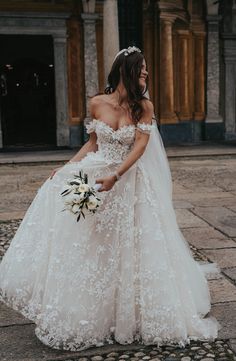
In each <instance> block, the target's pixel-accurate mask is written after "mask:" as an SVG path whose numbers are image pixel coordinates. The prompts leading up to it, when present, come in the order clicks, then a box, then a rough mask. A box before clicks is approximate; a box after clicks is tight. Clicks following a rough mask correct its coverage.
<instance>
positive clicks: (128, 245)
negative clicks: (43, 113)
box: [0, 119, 219, 351]
mask: <svg viewBox="0 0 236 361" xmlns="http://www.w3.org/2000/svg"><path fill="white" fill-rule="evenodd" d="M152 127H155V125H148V126H147V125H145V124H138V126H137V127H135V126H133V125H129V126H124V127H122V128H120V129H118V130H117V131H115V130H113V129H112V128H111V127H109V126H108V125H107V124H105V123H104V122H102V121H101V120H96V119H94V120H93V121H92V122H91V123H90V124H89V125H87V131H88V133H91V132H93V131H95V132H96V133H97V143H98V151H97V152H89V153H88V154H87V155H86V156H85V158H83V159H82V160H81V161H80V162H73V163H68V164H66V165H64V166H63V167H62V168H61V169H60V170H59V171H58V172H57V173H56V175H55V176H54V177H53V179H52V180H50V179H47V180H46V181H45V183H44V184H43V185H42V187H41V188H40V189H39V190H38V192H37V195H36V197H35V198H34V200H33V202H32V204H31V206H30V207H29V209H28V211H27V213H26V215H25V217H24V219H23V220H22V223H21V225H20V227H19V229H18V231H17V232H16V235H15V237H14V238H13V239H12V242H11V245H10V247H9V249H8V251H7V252H6V254H5V256H4V258H3V261H2V263H1V265H0V299H1V300H2V301H3V302H5V303H6V304H7V305H9V306H10V307H12V308H13V309H15V310H18V311H20V312H21V313H22V314H23V315H24V316H26V317H27V318H29V319H30V320H33V321H34V322H35V324H36V329H35V333H36V335H37V337H38V338H39V339H40V340H41V341H42V342H43V343H44V344H46V345H48V346H50V347H53V348H58V349H65V350H71V351H74V350H82V349H85V348H88V347H91V346H101V345H103V344H107V343H113V342H118V343H121V344H129V343H132V342H134V341H139V342H140V343H143V344H146V345H148V344H158V345H161V344H165V343H174V344H178V345H180V346H184V345H185V344H187V343H189V342H190V340H191V339H194V340H196V339H200V340H206V339H214V338H216V337H217V331H218V328H219V325H218V323H217V321H216V320H215V319H214V318H212V317H211V318H210V317H204V316H205V315H206V314H207V313H208V312H209V310H210V295H209V290H208V285H207V279H206V276H205V273H204V271H203V268H202V266H201V265H200V264H199V263H198V262H196V261H195V260H194V259H193V257H192V255H191V252H190V249H189V247H188V246H187V244H186V241H185V240H184V239H183V236H182V234H181V231H180V229H179V227H178V225H177V223H176V219H175V213H174V210H173V207H172V209H171V210H170V211H169V213H168V214H167V213H166V202H165V198H164V196H163V192H162V189H161V187H160V185H159V184H158V182H157V179H156V178H155V176H154V174H155V173H153V175H152V173H151V174H148V173H147V172H145V167H142V163H140V162H139V161H137V162H136V163H135V164H134V165H133V166H132V167H131V168H130V169H129V170H128V171H127V172H126V173H125V174H124V175H123V176H122V177H121V179H120V180H119V181H118V182H116V183H115V185H114V187H113V188H112V189H111V190H110V191H108V192H101V193H99V196H100V198H101V205H100V207H99V209H98V211H97V212H96V213H95V214H92V215H88V216H86V218H85V219H83V218H81V220H80V221H79V222H76V217H75V216H74V215H73V214H72V213H70V212H68V211H67V212H62V209H63V207H64V204H63V199H62V197H61V195H60V193H61V191H62V189H64V188H65V184H66V181H67V180H68V179H71V178H73V175H74V174H78V172H79V170H83V171H84V172H85V173H87V174H88V179H89V183H90V184H91V185H92V184H94V182H95V180H96V179H97V178H99V177H104V176H106V175H109V174H111V172H113V171H115V169H116V168H117V166H118V165H119V164H120V163H121V162H122V160H123V159H124V158H125V156H126V155H127V154H128V152H129V151H130V149H131V148H132V145H133V143H134V138H135V128H138V130H140V131H144V132H151V131H152V130H151V128H152ZM149 128H150V129H149ZM170 217H171V219H172V224H173V226H172V227H169V226H168V221H169V220H168V218H170Z"/></svg>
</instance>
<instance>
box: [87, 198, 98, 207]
mask: <svg viewBox="0 0 236 361" xmlns="http://www.w3.org/2000/svg"><path fill="white" fill-rule="evenodd" d="M97 205H98V200H97V198H96V197H94V196H90V197H89V199H88V202H87V206H88V209H90V210H93V209H95V208H96V207H97Z"/></svg>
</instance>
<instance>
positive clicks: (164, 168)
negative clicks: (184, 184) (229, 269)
mask: <svg viewBox="0 0 236 361" xmlns="http://www.w3.org/2000/svg"><path fill="white" fill-rule="evenodd" d="M145 97H146V98H148V99H149V94H148V92H146V93H145ZM156 119H157V118H156V117H155V114H153V118H152V127H151V133H150V137H149V141H148V144H147V146H146V149H145V152H144V153H143V155H142V156H141V157H140V158H139V160H138V161H137V162H138V165H139V167H140V168H141V169H142V171H143V173H144V174H146V175H147V178H148V179H147V180H146V181H147V182H148V183H149V186H150V187H151V189H152V194H153V196H154V197H155V198H156V199H157V200H158V201H159V204H160V208H161V209H162V212H161V213H162V214H163V219H162V222H163V223H164V226H165V230H166V231H167V232H168V237H169V239H173V242H175V241H179V242H181V243H182V245H183V247H184V248H185V251H187V252H188V253H190V254H191V256H192V252H191V250H190V247H189V244H188V242H187V241H186V239H185V238H184V236H183V234H182V232H181V230H180V228H179V226H178V223H177V220H176V213H175V210H174V206H173V201H172V194H173V187H172V176H171V171H170V166H169V161H168V158H167V154H166V151H165V147H164V145H163V141H162V138H161V135H160V133H159V130H158V126H157V121H156ZM144 181H145V180H144ZM197 264H198V266H199V267H200V269H201V270H202V271H203V272H204V274H205V276H207V277H208V278H210V277H212V276H213V275H215V274H219V272H220V269H219V267H218V265H217V264H216V263H208V262H201V261H197Z"/></svg>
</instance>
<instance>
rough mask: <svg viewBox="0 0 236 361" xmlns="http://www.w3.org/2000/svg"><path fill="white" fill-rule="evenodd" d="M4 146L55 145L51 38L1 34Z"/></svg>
mask: <svg viewBox="0 0 236 361" xmlns="http://www.w3.org/2000/svg"><path fill="white" fill-rule="evenodd" d="M0 46H1V49H5V51H4V52H2V53H1V54H0V74H1V100H0V111H1V123H2V132H3V146H4V147H12V146H13V147H21V146H24V147H25V146H31V147H32V146H39V145H40V146H52V145H53V146H54V145H56V106H55V86H54V84H55V83H54V64H53V62H54V60H53V58H54V57H53V39H52V37H50V36H37V35H34V36H32V35H0Z"/></svg>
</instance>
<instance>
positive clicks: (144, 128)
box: [136, 122, 153, 134]
mask: <svg viewBox="0 0 236 361" xmlns="http://www.w3.org/2000/svg"><path fill="white" fill-rule="evenodd" d="M152 128H153V125H152V124H147V123H140V122H138V123H137V126H136V129H137V130H139V131H140V132H142V133H145V134H150V133H151V130H152Z"/></svg>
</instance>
